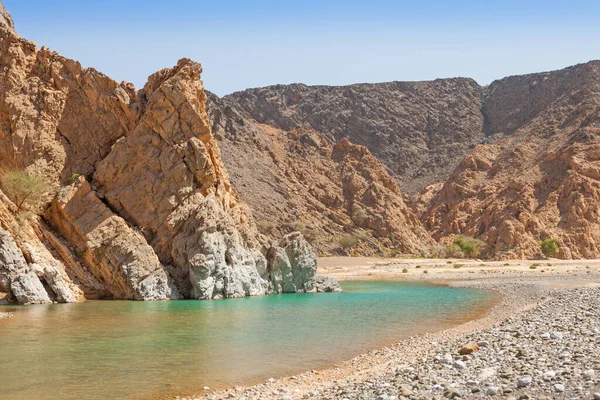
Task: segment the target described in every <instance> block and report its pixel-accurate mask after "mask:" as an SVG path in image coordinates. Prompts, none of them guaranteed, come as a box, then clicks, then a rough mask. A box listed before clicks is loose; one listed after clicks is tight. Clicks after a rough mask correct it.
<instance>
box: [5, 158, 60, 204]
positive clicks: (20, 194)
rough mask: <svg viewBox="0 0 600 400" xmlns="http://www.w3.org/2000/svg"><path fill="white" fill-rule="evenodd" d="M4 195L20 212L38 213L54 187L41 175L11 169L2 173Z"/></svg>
mask: <svg viewBox="0 0 600 400" xmlns="http://www.w3.org/2000/svg"><path fill="white" fill-rule="evenodd" d="M0 181H1V183H2V189H3V190H4V193H5V194H6V195H7V196H8V197H9V198H10V199H11V200H12V201H13V203H15V205H16V206H17V210H18V211H19V212H24V211H31V212H38V211H39V210H40V208H41V207H42V206H43V204H44V202H45V201H46V200H47V196H48V194H49V193H50V192H52V191H53V190H54V185H53V184H52V183H50V182H49V181H48V180H47V179H46V178H44V177H43V176H41V175H36V174H30V173H27V172H25V171H22V170H17V169H9V170H4V171H2V172H0Z"/></svg>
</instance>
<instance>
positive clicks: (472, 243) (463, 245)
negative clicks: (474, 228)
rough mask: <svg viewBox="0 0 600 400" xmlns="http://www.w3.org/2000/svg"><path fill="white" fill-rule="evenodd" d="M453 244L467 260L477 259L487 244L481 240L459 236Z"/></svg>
mask: <svg viewBox="0 0 600 400" xmlns="http://www.w3.org/2000/svg"><path fill="white" fill-rule="evenodd" d="M452 244H453V245H455V246H457V247H458V248H459V249H460V251H461V252H462V253H463V254H464V255H465V257H467V258H477V257H478V256H479V254H480V253H481V250H482V249H483V248H484V247H485V243H484V242H482V241H481V240H479V239H474V238H471V237H467V236H457V237H456V238H454V240H453V241H452Z"/></svg>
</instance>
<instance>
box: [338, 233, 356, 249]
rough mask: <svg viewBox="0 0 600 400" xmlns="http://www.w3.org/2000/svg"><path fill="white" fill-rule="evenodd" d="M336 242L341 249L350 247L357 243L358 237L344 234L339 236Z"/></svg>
mask: <svg viewBox="0 0 600 400" xmlns="http://www.w3.org/2000/svg"><path fill="white" fill-rule="evenodd" d="M338 243H339V245H340V247H341V248H342V249H351V248H352V247H354V246H356V244H357V243H358V237H357V236H356V235H354V234H350V233H348V234H345V235H342V236H340V238H339V240H338Z"/></svg>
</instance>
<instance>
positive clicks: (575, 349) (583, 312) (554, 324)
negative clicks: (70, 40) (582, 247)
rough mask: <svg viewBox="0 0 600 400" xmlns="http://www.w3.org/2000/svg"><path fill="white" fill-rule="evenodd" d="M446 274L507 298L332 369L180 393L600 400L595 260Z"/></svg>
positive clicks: (281, 398) (245, 397)
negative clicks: (469, 317) (543, 269)
mask: <svg viewBox="0 0 600 400" xmlns="http://www.w3.org/2000/svg"><path fill="white" fill-rule="evenodd" d="M401 267H402V266H398V267H397V269H398V270H400V269H401ZM368 271H369V272H368V273H369V277H370V278H372V279H377V274H376V273H375V275H376V276H375V277H373V269H372V268H369V269H368ZM419 272H420V271H419ZM445 272H446V273H441V272H440V273H438V274H432V275H430V276H429V277H428V278H429V279H438V280H440V282H442V281H443V283H444V284H449V285H453V286H463V287H477V288H482V289H486V290H490V291H493V292H495V293H498V294H499V295H500V296H501V297H500V300H499V301H498V303H497V304H496V305H495V306H494V307H493V308H492V309H491V310H490V311H489V312H488V313H487V314H486V315H485V316H483V317H482V318H479V319H477V320H474V321H470V322H468V323H466V324H463V325H460V326H457V327H454V328H452V329H448V330H444V331H441V332H434V333H425V334H422V335H418V336H414V337H411V338H408V339H403V340H399V341H398V342H397V343H395V344H393V345H390V346H388V347H384V348H381V349H377V350H373V351H370V352H368V353H365V354H362V355H360V356H358V357H355V358H353V359H351V360H348V361H345V362H343V363H339V364H336V365H334V366H332V367H331V368H328V369H325V370H321V371H316V370H313V371H307V372H304V373H302V374H298V375H295V376H291V377H286V378H280V379H276V378H271V379H269V380H267V381H265V382H262V383H258V384H255V385H252V386H244V387H241V386H238V387H234V388H228V389H225V390H218V391H212V390H211V388H204V390H203V391H204V393H198V394H195V395H191V396H190V395H188V396H178V397H177V398H179V399H187V400H191V399H211V400H219V399H238V400H254V399H278V400H297V399H378V400H396V399H446V398H449V399H507V400H515V399H594V400H600V271H598V268H597V267H595V266H594V267H591V268H590V267H581V268H571V269H568V270H564V271H560V270H554V271H549V272H550V273H540V272H538V271H519V270H514V271H507V270H506V269H504V270H502V271H500V270H498V269H496V270H494V269H490V270H488V271H486V273H485V274H481V275H484V276H473V274H472V272H470V271H451V270H447V271H445ZM363 275H365V277H366V274H364V273H363ZM385 276H386V278H388V279H394V277H396V278H402V277H403V276H404V275H403V274H402V275H401V274H397V275H393V276H392V275H390V274H389V268H387V270H386V275H385ZM352 277H353V279H360V278H361V273H357V274H356V273H353V274H352ZM342 278H343V277H342ZM413 279H414V278H413Z"/></svg>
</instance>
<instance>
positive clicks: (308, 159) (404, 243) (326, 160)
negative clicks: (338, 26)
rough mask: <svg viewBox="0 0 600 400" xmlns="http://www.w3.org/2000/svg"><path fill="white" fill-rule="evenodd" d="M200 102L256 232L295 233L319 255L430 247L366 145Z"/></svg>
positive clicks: (223, 103)
mask: <svg viewBox="0 0 600 400" xmlns="http://www.w3.org/2000/svg"><path fill="white" fill-rule="evenodd" d="M208 99H209V100H208V113H209V115H210V117H211V122H212V128H213V132H214V133H215V136H216V137H217V139H218V141H219V147H220V148H221V149H222V152H223V159H224V163H225V165H226V166H227V169H228V170H229V172H230V174H231V181H232V184H233V186H234V187H235V188H236V189H237V190H238V191H239V193H240V195H241V197H242V199H244V200H245V201H246V202H247V203H248V204H249V205H250V207H251V208H252V211H253V214H254V216H255V218H256V220H257V221H258V222H259V223H258V225H259V228H260V229H261V230H263V232H264V233H266V234H282V233H285V232H288V231H293V230H297V229H300V230H302V231H304V232H305V235H306V236H307V237H308V239H309V240H310V241H311V243H313V245H314V246H316V247H317V249H318V250H319V252H321V253H328V252H338V253H339V252H345V253H347V254H348V253H351V252H355V251H356V252H359V253H360V254H365V255H367V254H387V253H388V252H390V251H391V250H392V249H394V250H395V251H397V252H402V253H409V254H419V253H426V252H427V251H428V250H429V248H430V247H431V245H432V244H433V241H432V239H431V237H430V236H429V234H428V233H427V232H425V230H424V229H423V228H422V226H421V224H420V222H419V220H418V217H417V216H416V215H415V214H414V213H413V212H412V211H411V210H410V209H409V208H408V207H407V206H406V204H405V202H404V199H403V197H402V195H401V193H400V190H399V189H398V186H397V185H396V183H395V181H394V179H393V178H392V177H391V176H390V175H389V174H388V172H387V171H386V169H385V168H384V166H383V164H382V163H381V162H380V161H379V160H377V159H376V158H375V157H373V156H372V155H371V154H370V152H369V150H368V149H367V148H366V147H364V146H361V145H356V144H352V143H351V142H350V141H349V140H347V139H343V140H341V141H339V142H338V143H336V144H335V145H332V144H330V143H329V142H328V141H327V140H326V138H325V137H324V136H323V135H322V134H320V133H318V132H316V131H314V130H312V129H310V128H295V129H292V130H290V131H285V130H281V129H277V128H274V127H272V126H269V125H264V124H259V123H257V122H256V121H254V120H252V119H250V118H247V117H243V116H242V114H243V112H241V111H240V110H239V109H237V108H236V105H235V104H231V103H229V100H228V99H219V98H218V97H217V96H215V95H209V96H208ZM354 242H356V243H354Z"/></svg>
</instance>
